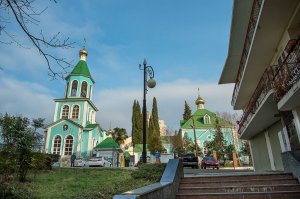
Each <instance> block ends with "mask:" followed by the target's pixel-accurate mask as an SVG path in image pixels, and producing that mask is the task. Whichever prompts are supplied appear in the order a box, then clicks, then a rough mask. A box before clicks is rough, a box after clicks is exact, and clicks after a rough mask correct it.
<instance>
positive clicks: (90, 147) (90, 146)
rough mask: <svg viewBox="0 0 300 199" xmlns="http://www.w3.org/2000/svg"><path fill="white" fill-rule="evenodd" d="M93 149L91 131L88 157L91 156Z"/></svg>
mask: <svg viewBox="0 0 300 199" xmlns="http://www.w3.org/2000/svg"><path fill="white" fill-rule="evenodd" d="M91 149H92V131H89V139H88V156H90V155H91V151H92V150H91Z"/></svg>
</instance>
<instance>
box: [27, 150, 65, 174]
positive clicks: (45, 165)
mask: <svg viewBox="0 0 300 199" xmlns="http://www.w3.org/2000/svg"><path fill="white" fill-rule="evenodd" d="M59 157H60V156H59V155H56V154H47V153H40V152H35V153H32V156H31V162H30V169H31V170H32V172H33V173H34V175H35V176H36V174H37V173H38V172H40V171H43V170H51V169H52V166H51V165H52V163H53V162H58V160H59Z"/></svg>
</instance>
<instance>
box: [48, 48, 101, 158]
mask: <svg viewBox="0 0 300 199" xmlns="http://www.w3.org/2000/svg"><path fill="white" fill-rule="evenodd" d="M87 55H88V52H87V50H86V49H85V48H83V49H81V50H80V51H79V56H80V60H79V62H78V63H77V65H76V66H75V67H74V69H73V70H72V72H71V73H70V74H69V75H68V76H67V77H66V78H65V80H66V87H65V93H64V97H63V98H60V99H54V102H55V113H54V118H53V123H52V124H50V125H49V126H47V127H46V130H45V134H46V135H45V138H46V140H45V151H46V152H47V153H51V154H58V155H60V156H61V157H62V159H63V158H65V159H68V158H69V156H71V155H72V154H75V155H76V157H83V158H88V157H91V156H92V150H93V148H94V147H95V146H96V145H97V144H99V143H100V142H102V141H103V133H102V129H101V127H100V125H99V124H98V123H97V122H96V112H97V111H98V109H97V107H96V106H95V105H94V104H93V102H92V96H93V86H94V83H95V81H94V79H93V78H92V75H91V73H90V71H89V68H88V65H87V63H86V58H87Z"/></svg>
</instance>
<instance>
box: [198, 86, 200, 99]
mask: <svg viewBox="0 0 300 199" xmlns="http://www.w3.org/2000/svg"><path fill="white" fill-rule="evenodd" d="M198 97H200V89H199V88H198Z"/></svg>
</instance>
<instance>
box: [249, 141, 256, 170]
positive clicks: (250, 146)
mask: <svg viewBox="0 0 300 199" xmlns="http://www.w3.org/2000/svg"><path fill="white" fill-rule="evenodd" d="M249 148H250V153H251V159H252V164H253V170H254V171H255V166H254V165H255V164H254V159H253V152H252V145H251V141H249ZM249 161H250V160H249Z"/></svg>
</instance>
